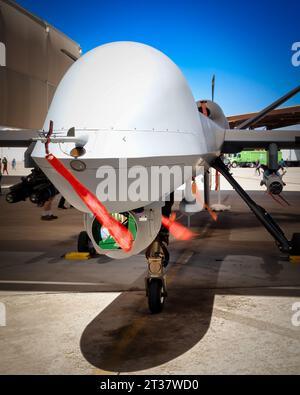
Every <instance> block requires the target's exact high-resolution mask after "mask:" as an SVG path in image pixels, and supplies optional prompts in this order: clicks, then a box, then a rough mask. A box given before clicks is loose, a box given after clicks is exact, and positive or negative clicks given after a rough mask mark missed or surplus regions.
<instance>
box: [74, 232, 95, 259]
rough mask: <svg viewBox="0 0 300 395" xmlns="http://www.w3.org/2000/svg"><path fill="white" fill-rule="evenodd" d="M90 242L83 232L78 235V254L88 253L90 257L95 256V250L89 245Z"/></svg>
mask: <svg viewBox="0 0 300 395" xmlns="http://www.w3.org/2000/svg"><path fill="white" fill-rule="evenodd" d="M91 244H92V243H91V240H90V238H89V236H88V234H87V232H86V231H85V230H83V231H82V232H80V233H79V236H78V240H77V250H78V252H89V253H90V254H91V255H94V254H95V249H94V248H93V246H92V245H91Z"/></svg>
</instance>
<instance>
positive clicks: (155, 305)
mask: <svg viewBox="0 0 300 395" xmlns="http://www.w3.org/2000/svg"><path fill="white" fill-rule="evenodd" d="M146 258H147V262H148V275H147V277H146V279H145V283H146V284H145V285H146V296H147V297H148V306H149V310H150V311H151V313H152V314H157V313H160V312H161V311H162V309H163V306H164V303H165V299H166V297H167V287H166V274H165V267H166V266H167V264H168V262H169V252H168V250H167V247H166V246H165V244H164V242H162V241H161V240H160V239H159V236H158V237H157V239H155V240H154V241H153V243H152V244H150V246H149V247H148V248H147V250H146Z"/></svg>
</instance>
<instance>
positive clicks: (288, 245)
mask: <svg viewBox="0 0 300 395" xmlns="http://www.w3.org/2000/svg"><path fill="white" fill-rule="evenodd" d="M212 166H213V167H214V168H215V169H216V170H217V171H219V172H220V173H221V174H222V175H223V176H224V177H225V178H226V180H227V181H228V182H229V183H230V184H231V185H232V187H233V188H234V189H235V190H236V192H237V193H238V194H239V195H240V197H241V198H242V199H243V200H244V202H245V203H246V204H247V205H248V207H249V208H250V209H251V210H252V212H253V213H254V214H255V216H256V217H257V219H258V220H259V221H260V222H261V223H262V225H263V226H264V227H265V228H266V230H267V231H268V232H269V233H270V234H271V236H272V237H273V238H274V239H275V241H276V244H277V246H278V248H279V249H280V251H282V252H285V253H288V254H289V255H300V234H299V233H295V234H294V235H293V238H292V240H291V241H289V240H288V239H287V238H286V237H285V235H284V233H283V231H282V229H281V228H280V226H279V225H278V224H277V222H275V221H274V219H273V218H272V217H271V215H270V214H269V213H268V212H267V211H266V210H265V209H264V208H263V207H261V206H259V205H258V204H256V203H255V202H254V201H253V200H252V199H251V198H250V196H249V195H248V194H247V193H246V192H245V191H244V189H243V188H242V187H241V186H240V184H239V183H238V182H237V181H236V180H235V179H234V178H233V176H232V175H231V173H230V171H229V170H228V168H227V166H226V165H225V164H224V162H223V161H222V160H221V159H220V158H217V159H216V160H215V162H214V163H213V165H212Z"/></svg>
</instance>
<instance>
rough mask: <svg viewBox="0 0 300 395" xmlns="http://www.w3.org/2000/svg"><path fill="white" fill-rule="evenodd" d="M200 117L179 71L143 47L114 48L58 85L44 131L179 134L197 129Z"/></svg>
mask: <svg viewBox="0 0 300 395" xmlns="http://www.w3.org/2000/svg"><path fill="white" fill-rule="evenodd" d="M198 118H199V117H198V111H197V107H196V104H195V101H194V98H193V95H192V93H191V91H190V88H189V86H188V84H187V82H186V80H185V78H184V76H183V74H182V73H181V71H180V70H179V68H178V67H177V66H176V65H175V64H174V63H173V62H172V61H171V60H170V59H169V58H168V57H167V56H165V55H164V54H163V53H161V52H160V51H158V50H156V49H154V48H152V47H149V46H147V45H144V44H139V43H134V42H115V43H110V44H106V45H102V46H100V47H97V48H95V49H93V50H91V51H90V52H88V53H87V54H85V55H83V56H82V57H81V58H80V59H79V60H77V61H76V62H75V63H74V64H73V65H72V66H71V68H70V69H69V70H68V71H67V73H66V74H65V76H64V77H63V79H62V81H61V83H60V84H59V86H58V88H57V90H56V93H55V96H54V98H53V101H52V104H51V106H50V109H49V113H48V115H47V118H46V120H45V125H44V129H45V130H47V129H48V125H49V121H50V120H53V121H54V128H55V129H56V130H60V129H63V128H70V127H73V126H74V127H75V129H77V130H78V129H96V130H115V131H119V130H123V131H124V130H127V131H128V130H133V131H134V130H143V131H166V130H170V131H171V130H175V131H177V130H180V131H189V132H193V131H195V130H196V129H197V127H198V126H199V119H198Z"/></svg>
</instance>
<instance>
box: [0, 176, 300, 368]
mask: <svg viewBox="0 0 300 395" xmlns="http://www.w3.org/2000/svg"><path fill="white" fill-rule="evenodd" d="M251 170H252V169H251ZM250 194H251V196H252V197H253V198H254V199H255V200H256V201H257V202H258V203H259V204H261V205H263V206H264V207H265V208H266V209H267V210H269V211H270V213H271V214H272V215H273V217H274V218H275V219H276V220H278V222H279V224H280V225H281V226H282V228H283V230H284V231H285V233H286V235H287V236H288V238H291V236H292V234H293V232H297V231H298V232H300V205H299V201H300V192H286V193H285V194H284V196H285V198H286V199H287V201H288V202H289V204H290V206H284V207H282V206H280V205H279V204H277V203H276V202H274V201H273V200H272V199H271V198H270V197H269V196H267V195H266V194H265V193H264V192H261V191H256V192H250ZM214 200H216V196H214V194H213V196H212V201H214ZM222 202H223V203H225V204H226V205H231V211H229V212H224V213H220V214H219V216H218V220H217V222H214V221H213V220H212V219H211V218H210V216H209V214H208V213H207V212H200V213H198V214H196V215H194V216H193V217H192V218H191V226H192V228H193V229H194V230H195V231H197V232H198V233H199V236H198V237H197V238H196V239H195V240H192V241H189V242H178V241H174V240H172V241H171V243H170V248H169V250H170V254H171V262H170V264H169V266H168V274H167V275H168V292H169V296H168V299H167V301H166V304H165V307H164V311H163V312H162V313H161V314H159V315H150V314H149V312H148V308H147V299H146V297H145V292H144V277H145V273H146V268H147V266H146V260H145V258H144V255H143V254H139V255H137V256H135V257H131V258H128V259H125V260H119V261H114V260H111V259H109V258H106V257H105V256H97V257H95V258H93V259H90V260H88V261H66V260H65V259H64V258H63V257H62V256H63V255H64V254H65V253H66V252H70V251H74V250H76V239H77V235H78V233H79V232H80V231H81V230H82V229H83V226H82V216H81V214H80V213H79V212H77V211H76V210H75V209H68V210H64V211H60V210H54V211H56V214H58V216H59V218H58V220H56V221H52V222H42V221H40V214H41V213H40V209H38V208H36V207H35V206H34V205H33V204H31V203H30V202H22V203H18V204H13V205H9V204H8V203H6V202H5V200H4V197H3V196H2V197H1V198H0V210H1V211H0V212H1V222H0V304H1V306H2V307H3V306H4V307H5V310H6V326H0V355H1V357H0V373H2V374H4V373H9V374H15V373H25V374H27V373H33V374H53V373H61V374H65V373H80V374H85V373H91V374H103V373H107V372H109V373H111V374H118V373H120V374H126V373H146V374H148V373H149V374H150V373H151V374H153V373H158V374H159V373H162V374H173V373H177V374H183V373H187V374H189V373H193V374H202V373H211V374H216V373H221V374H226V373H238V374H240V373H258V374H262V373H271V374H275V373H296V374H299V373H300V326H297V324H298V321H297V319H296V316H295V310H294V311H293V306H294V308H295V305H294V304H295V303H297V302H300V298H299V297H300V264H295V263H290V262H289V261H287V260H286V257H285V256H283V255H282V254H280V252H279V251H278V249H277V247H276V245H275V243H274V242H273V240H272V239H271V238H270V236H269V235H268V234H267V232H266V231H265V230H264V228H262V227H261V225H260V224H259V223H258V221H257V220H256V218H255V217H254V215H253V214H252V213H250V212H249V210H248V208H247V207H246V205H245V204H244V203H243V202H242V201H241V200H240V198H239V197H238V196H237V195H236V194H235V192H234V191H224V192H222ZM180 221H182V223H184V224H186V223H187V219H186V217H181V218H180ZM299 321H300V319H299ZM0 322H1V321H0ZM295 324H296V325H295ZM299 324H300V322H299Z"/></svg>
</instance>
